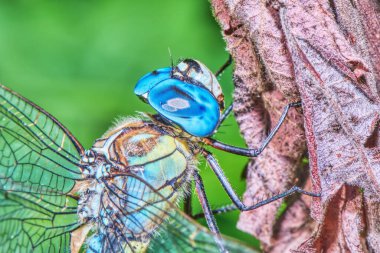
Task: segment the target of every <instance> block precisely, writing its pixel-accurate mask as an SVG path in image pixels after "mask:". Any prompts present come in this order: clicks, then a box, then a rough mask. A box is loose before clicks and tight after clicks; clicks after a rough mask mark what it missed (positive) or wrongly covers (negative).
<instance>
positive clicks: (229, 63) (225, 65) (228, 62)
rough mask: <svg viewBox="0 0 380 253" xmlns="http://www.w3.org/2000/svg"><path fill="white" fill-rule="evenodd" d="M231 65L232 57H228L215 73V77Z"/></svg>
mask: <svg viewBox="0 0 380 253" xmlns="http://www.w3.org/2000/svg"><path fill="white" fill-rule="evenodd" d="M231 64H232V56H231V55H229V56H228V59H227V61H226V62H225V63H224V64H223V65H222V66H221V67H220V69H219V70H218V71H216V73H215V76H216V77H219V76H220V75H221V74H222V73H223V71H225V70H226V69H227V68H228V67H229V66H230V65H231Z"/></svg>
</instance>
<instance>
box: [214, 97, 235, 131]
mask: <svg viewBox="0 0 380 253" xmlns="http://www.w3.org/2000/svg"><path fill="white" fill-rule="evenodd" d="M232 108H233V103H231V104H230V105H229V106H228V107H227V109H226V110H224V112H223V114H222V116H220V120H219V123H218V125H217V127H216V129H218V128H219V127H220V125H221V124H222V123H223V122H224V121H225V120H226V119H227V117H228V116H229V115H230V113H231V112H232Z"/></svg>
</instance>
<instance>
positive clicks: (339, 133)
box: [212, 0, 380, 252]
mask: <svg viewBox="0 0 380 253" xmlns="http://www.w3.org/2000/svg"><path fill="white" fill-rule="evenodd" d="M379 5H380V4H379V2H377V1H376V0H363V1H357V0H351V1H349V0H317V1H316V0H314V1H312V0H288V1H285V0H283V1H263V0H262V1H260V0H213V1H212V6H213V10H214V15H215V17H216V19H217V20H218V21H219V23H220V25H221V28H222V30H223V35H224V38H225V39H226V42H227V49H228V50H229V51H230V53H231V54H232V56H233V58H234V59H235V72H234V78H235V84H236V90H235V95H234V96H235V103H234V111H235V115H236V118H237V121H238V122H239V124H240V127H241V131H242V133H243V136H244V138H245V139H246V141H247V144H248V145H249V146H250V147H252V148H253V147H257V146H258V144H259V143H260V142H261V141H262V139H263V138H264V137H265V135H266V133H267V132H268V130H269V129H270V127H271V124H274V123H275V122H276V121H277V119H278V117H279V114H280V113H281V108H282V107H283V106H284V105H286V104H287V103H289V102H294V101H296V100H301V101H302V108H303V117H302V116H301V115H300V113H299V112H297V111H294V110H292V112H291V114H290V115H289V117H288V119H287V121H286V122H285V124H284V125H283V127H282V128H281V131H280V132H279V133H278V134H277V136H276V138H275V139H274V140H273V141H272V142H271V144H270V145H269V147H268V148H267V149H266V150H265V152H264V153H263V154H262V155H261V156H259V157H258V158H256V159H253V160H252V161H251V162H250V164H249V166H248V177H247V191H246V193H245V195H244V201H245V203H246V204H252V203H255V202H257V200H258V199H257V198H258V197H259V198H260V197H263V196H265V195H271V194H273V193H276V192H281V191H284V190H285V189H288V188H290V186H292V185H293V184H295V183H296V179H297V178H300V173H301V172H302V169H298V168H299V167H300V166H299V165H300V159H301V157H302V155H303V153H304V151H305V145H304V143H305V139H306V141H307V150H308V155H309V166H310V175H311V177H310V178H311V183H312V190H313V191H315V192H321V193H322V198H321V199H314V200H313V202H312V205H311V210H312V211H311V217H312V218H313V219H314V220H315V221H313V220H312V219H310V217H309V216H308V215H307V212H308V210H309V206H308V205H307V204H305V200H304V199H305V198H304V197H302V198H301V199H299V200H295V201H293V202H290V203H289V204H288V209H287V211H286V212H285V214H284V215H283V216H282V217H281V218H280V219H276V213H277V209H278V206H279V205H280V203H275V204H274V205H273V204H272V205H268V206H264V207H262V208H260V209H258V210H254V211H251V212H246V213H242V214H241V217H240V222H239V224H238V226H239V228H241V229H242V230H244V231H247V232H249V233H251V234H252V235H254V236H256V237H258V238H259V239H260V240H261V241H262V245H263V248H264V250H265V251H268V252H284V251H290V250H294V251H300V252H368V251H370V252H379V251H380V239H379V238H380V213H379V212H380V209H379V208H380V160H379V159H380V152H379V145H380V139H379V123H380V115H379V113H380V111H379V105H380V97H379V90H378V89H379V87H380V84H379V80H380V79H379V73H380V53H379V52H380V42H379V41H380V21H379V17H380V15H379V14H380V13H379V11H380V7H379ZM302 125H303V126H304V129H305V132H303V128H302ZM301 181H303V180H301ZM301 183H302V182H301ZM296 219H297V220H298V222H295V220H296ZM290 242H291V243H290Z"/></svg>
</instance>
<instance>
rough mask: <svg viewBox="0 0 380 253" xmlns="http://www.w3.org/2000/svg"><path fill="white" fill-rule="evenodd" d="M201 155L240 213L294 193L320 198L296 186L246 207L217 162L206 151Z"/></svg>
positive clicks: (318, 194) (318, 195) (317, 194)
mask: <svg viewBox="0 0 380 253" xmlns="http://www.w3.org/2000/svg"><path fill="white" fill-rule="evenodd" d="M203 155H204V157H205V158H206V160H207V162H208V164H209V165H210V167H211V169H212V170H213V171H214V173H215V175H216V176H217V178H218V179H219V181H220V183H221V184H222V186H223V188H224V190H225V191H226V193H227V194H228V196H229V197H230V199H231V200H232V202H233V203H234V205H235V206H236V207H237V208H238V209H239V210H241V211H249V210H253V209H256V208H259V207H261V206H264V205H266V204H269V203H271V202H273V201H276V200H278V199H281V198H285V197H287V196H289V195H291V194H293V193H295V192H298V193H301V194H305V195H309V196H311V197H320V196H321V194H320V193H314V192H308V191H305V190H303V189H301V188H299V187H298V186H293V187H292V188H290V189H289V190H287V191H285V192H283V193H280V194H278V195H275V196H273V197H270V198H268V199H266V200H263V201H260V202H258V203H256V204H254V205H252V206H246V205H245V204H244V203H243V202H242V201H241V200H240V198H239V197H238V195H237V194H236V192H235V191H234V189H233V188H232V186H231V184H230V182H228V179H227V178H226V176H225V175H224V172H223V170H222V168H221V167H220V165H219V164H218V162H217V161H216V159H215V158H214V157H213V156H212V155H211V154H210V153H209V152H207V151H204V152H203Z"/></svg>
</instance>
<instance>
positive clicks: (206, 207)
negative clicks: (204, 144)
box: [193, 171, 228, 253]
mask: <svg viewBox="0 0 380 253" xmlns="http://www.w3.org/2000/svg"><path fill="white" fill-rule="evenodd" d="M193 177H194V182H195V189H196V191H197V195H198V198H199V201H200V203H201V206H202V209H203V212H204V217H205V218H206V222H207V225H208V227H209V229H210V231H211V232H212V233H213V234H215V241H216V243H217V244H218V246H219V248H220V250H221V252H223V253H226V252H228V251H227V250H226V249H225V247H224V245H223V240H222V237H221V236H220V231H219V228H218V226H217V224H216V220H215V217H214V215H213V214H212V211H211V208H210V204H209V203H208V200H207V197H206V192H205V189H204V185H203V181H202V178H201V176H200V175H199V173H198V171H194V174H193Z"/></svg>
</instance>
